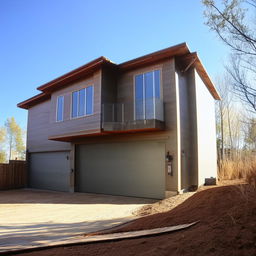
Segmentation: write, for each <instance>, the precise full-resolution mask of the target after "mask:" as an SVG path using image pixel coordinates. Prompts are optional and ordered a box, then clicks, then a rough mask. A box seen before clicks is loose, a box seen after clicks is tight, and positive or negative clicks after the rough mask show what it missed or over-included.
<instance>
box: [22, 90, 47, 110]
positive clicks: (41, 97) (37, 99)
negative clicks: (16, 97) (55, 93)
mask: <svg viewBox="0 0 256 256" xmlns="http://www.w3.org/2000/svg"><path fill="white" fill-rule="evenodd" d="M50 98H51V95H50V94H46V93H43V92H42V93H40V94H37V95H35V96H33V97H31V98H29V99H27V100H24V101H22V102H20V103H18V104H17V107H19V108H24V109H29V108H31V107H33V106H34V105H36V104H38V103H41V102H43V101H46V100H49V99H50Z"/></svg>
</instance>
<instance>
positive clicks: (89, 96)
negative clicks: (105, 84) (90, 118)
mask: <svg viewBox="0 0 256 256" xmlns="http://www.w3.org/2000/svg"><path fill="white" fill-rule="evenodd" d="M92 113H93V87H92V86H89V87H87V88H86V115H91V114H92Z"/></svg>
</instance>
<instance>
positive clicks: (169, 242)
mask: <svg viewBox="0 0 256 256" xmlns="http://www.w3.org/2000/svg"><path fill="white" fill-rule="evenodd" d="M197 220H200V223H198V224H196V225H195V226H193V227H191V228H189V229H187V230H183V231H178V232H174V233H169V234H164V235H159V236H153V237H148V238H139V239H129V240H122V241H116V242H105V243H95V244H88V245H78V246H67V247H59V248H53V249H46V250H43V251H35V252H31V253H26V254H22V255H26V256H32V255H33V256H43V255H47V256H50V255H54V256H57V255H63V256H65V255H69V256H80V255H100V256H104V255H111V256H112V255H117V256H121V255H186V256H192V255H204V256H205V255H221V256H225V255H237V256H238V255H239V256H242V255H246V256H247V255H256V191H255V189H254V188H253V187H252V186H250V185H238V186H223V187H216V188H212V189H207V190H203V191H200V192H198V193H196V194H195V195H193V196H192V197H190V198H189V199H187V200H186V201H185V202H184V203H183V204H181V205H179V206H178V207H176V208H175V209H173V210H171V211H169V212H165V213H159V214H154V215H150V216H147V217H143V218H140V219H138V220H136V221H134V222H132V223H130V224H128V225H127V226H125V227H120V228H118V229H116V230H115V231H114V232H122V231H133V230H141V229H150V228H157V227H165V226H172V225H178V224H184V223H190V222H193V221H197ZM112 232H113V231H112Z"/></svg>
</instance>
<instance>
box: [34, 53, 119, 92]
mask: <svg viewBox="0 0 256 256" xmlns="http://www.w3.org/2000/svg"><path fill="white" fill-rule="evenodd" d="M104 64H109V65H115V64H114V63H112V62H111V61H110V60H108V59H107V58H106V57H103V56H102V57H99V58H97V59H95V60H93V61H91V62H88V63H87V64H85V65H83V66H81V67H79V68H77V69H74V70H72V71H70V72H68V73H66V74H64V75H62V76H60V77H58V78H56V79H54V80H52V81H50V82H48V83H46V84H43V85H41V86H39V87H37V89H38V90H40V91H42V92H45V93H46V92H47V93H51V92H53V91H56V90H58V89H59V88H60V87H62V86H64V85H67V84H69V83H70V82H73V81H74V80H78V79H80V78H82V77H85V76H86V75H91V74H92V73H93V72H95V71H97V70H98V69H100V68H101V67H102V65H104Z"/></svg>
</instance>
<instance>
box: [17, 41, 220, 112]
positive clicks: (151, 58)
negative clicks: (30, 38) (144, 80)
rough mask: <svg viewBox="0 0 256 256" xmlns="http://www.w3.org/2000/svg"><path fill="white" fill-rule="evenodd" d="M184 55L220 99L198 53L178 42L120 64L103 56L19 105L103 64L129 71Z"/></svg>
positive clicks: (31, 102)
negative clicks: (192, 62) (192, 61)
mask: <svg viewBox="0 0 256 256" xmlns="http://www.w3.org/2000/svg"><path fill="white" fill-rule="evenodd" d="M184 55H190V56H194V57H195V58H196V60H195V63H194V64H193V65H194V66H195V68H196V70H197V71H198V73H199V75H200V77H201V79H202V80H203V81H204V83H205V85H206V87H207V88H208V89H209V91H210V93H211V94H212V96H213V97H214V99H216V100H220V99H221V97H220V96H219V93H218V91H217V90H216V88H215V86H214V84H213V83H212V81H211V79H210V77H209V75H208V74H207V72H206V69H205V68H204V66H203V64H202V62H201V60H200V59H199V57H198V55H197V53H196V52H193V53H191V52H190V50H189V48H188V45H187V44H186V43H181V44H177V45H174V46H171V47H168V48H165V49H162V50H160V51H156V52H153V53H150V54H147V55H144V56H141V57H138V58H135V59H132V60H129V61H126V62H123V63H121V64H119V65H117V64H115V63H113V62H112V61H110V60H109V59H107V58H106V57H104V56H101V57H99V58H97V59H94V60H92V61H90V62H88V63H87V64H85V65H83V66H81V67H79V68H76V69H74V70H72V71H70V72H68V73H66V74H64V75H62V76H60V77H58V78H56V79H54V80H52V81H50V82H48V83H46V84H43V85H41V86H39V87H38V88H37V89H38V90H40V91H42V93H40V94H38V95H36V96H34V97H32V98H29V99H27V100H25V101H23V102H20V103H19V104H18V105H17V106H18V107H20V108H24V109H28V108H29V107H31V106H34V105H36V104H37V103H40V102H42V101H44V100H47V99H49V98H50V97H51V95H50V94H51V92H53V91H55V90H58V89H59V88H61V86H63V85H67V84H68V83H70V82H72V81H74V80H75V79H79V78H81V77H84V76H86V75H89V74H91V73H92V72H95V71H96V70H98V69H99V68H101V67H102V65H103V64H108V65H112V66H114V67H117V68H119V70H121V71H127V70H131V69H135V68H137V67H139V66H142V65H147V64H150V63H153V62H157V61H160V60H163V59H167V58H170V57H178V56H184Z"/></svg>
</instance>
